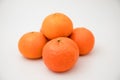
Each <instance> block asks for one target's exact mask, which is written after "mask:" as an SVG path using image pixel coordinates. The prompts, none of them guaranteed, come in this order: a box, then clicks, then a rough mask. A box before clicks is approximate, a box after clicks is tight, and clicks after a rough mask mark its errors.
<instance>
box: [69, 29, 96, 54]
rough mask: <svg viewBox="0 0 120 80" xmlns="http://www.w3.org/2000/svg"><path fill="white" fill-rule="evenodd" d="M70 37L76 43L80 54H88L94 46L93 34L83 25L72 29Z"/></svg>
mask: <svg viewBox="0 0 120 80" xmlns="http://www.w3.org/2000/svg"><path fill="white" fill-rule="evenodd" d="M71 39H72V40H73V41H75V42H76V43H77V45H78V47H79V51H80V55H86V54H88V53H89V52H90V51H91V50H92V49H93V47H94V43H95V38H94V35H93V33H92V32H91V31H90V30H88V29H86V28H84V27H81V28H76V29H74V30H73V32H72V34H71Z"/></svg>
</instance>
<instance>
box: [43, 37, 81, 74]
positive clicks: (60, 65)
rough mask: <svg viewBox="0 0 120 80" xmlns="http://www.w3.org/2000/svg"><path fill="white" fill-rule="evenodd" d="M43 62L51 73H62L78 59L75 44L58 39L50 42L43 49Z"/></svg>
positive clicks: (64, 38) (68, 40)
mask: <svg viewBox="0 0 120 80" xmlns="http://www.w3.org/2000/svg"><path fill="white" fill-rule="evenodd" d="M42 55H43V61H44V63H45V65H46V66H47V67H48V68H49V69H50V70H52V71H55V72H64V71H67V70H69V69H71V68H72V67H73V66H74V65H75V63H76V61H77V59H78V57H79V49H78V46H77V44H76V43H75V42H74V41H73V40H71V39H69V38H67V37H59V38H55V39H52V40H50V41H49V42H48V43H47V44H46V45H45V46H44V48H43V54H42Z"/></svg>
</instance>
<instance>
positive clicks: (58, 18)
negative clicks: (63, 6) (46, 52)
mask: <svg viewBox="0 0 120 80" xmlns="http://www.w3.org/2000/svg"><path fill="white" fill-rule="evenodd" d="M72 31H73V24H72V21H71V20H70V18H69V17H68V16H66V15H64V14H62V13H53V14H50V15H48V16H47V17H46V18H45V19H44V21H43V23H42V28H41V32H42V33H43V34H44V35H45V36H46V37H47V38H48V39H54V38H57V37H66V36H69V35H70V34H71V33H72Z"/></svg>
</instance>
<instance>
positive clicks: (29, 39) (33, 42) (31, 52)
mask: <svg viewBox="0 0 120 80" xmlns="http://www.w3.org/2000/svg"><path fill="white" fill-rule="evenodd" d="M46 42H47V40H46V38H45V37H44V35H43V34H42V33H41V32H28V33H26V34H24V35H23V36H22V37H21V38H20V40H19V42H18V48H19V51H20V52H21V54H22V55H23V56H24V57H26V58H29V59H38V58H41V57H42V49H43V46H44V45H45V44H46Z"/></svg>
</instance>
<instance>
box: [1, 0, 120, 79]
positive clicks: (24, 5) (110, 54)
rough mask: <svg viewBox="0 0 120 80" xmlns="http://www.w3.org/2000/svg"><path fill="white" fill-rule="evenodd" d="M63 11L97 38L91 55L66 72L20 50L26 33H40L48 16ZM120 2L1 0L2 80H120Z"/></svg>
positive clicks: (77, 25) (76, 25) (97, 0)
mask: <svg viewBox="0 0 120 80" xmlns="http://www.w3.org/2000/svg"><path fill="white" fill-rule="evenodd" d="M55 12H61V13H64V14H66V15H67V16H69V17H70V18H71V20H72V21H73V24H74V28H75V27H81V26H84V27H86V28H88V29H90V30H91V31H92V32H93V34H94V36H95V40H96V42H95V47H94V49H93V50H92V52H91V54H89V55H87V56H83V57H80V58H79V60H78V62H77V63H76V65H75V67H74V68H72V69H71V70H70V71H68V72H65V73H54V72H52V71H50V70H48V69H47V67H46V66H45V65H44V63H43V60H42V59H39V60H28V59H25V58H23V56H22V55H21V54H20V52H19V51H18V40H19V38H20V37H21V36H22V35H23V34H24V33H26V32H30V31H39V30H40V28H41V24H42V21H43V19H44V18H45V16H47V15H49V14H51V13H55ZM119 31H120V0H0V80H75V79H76V80H120V32H119Z"/></svg>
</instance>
